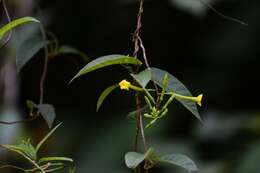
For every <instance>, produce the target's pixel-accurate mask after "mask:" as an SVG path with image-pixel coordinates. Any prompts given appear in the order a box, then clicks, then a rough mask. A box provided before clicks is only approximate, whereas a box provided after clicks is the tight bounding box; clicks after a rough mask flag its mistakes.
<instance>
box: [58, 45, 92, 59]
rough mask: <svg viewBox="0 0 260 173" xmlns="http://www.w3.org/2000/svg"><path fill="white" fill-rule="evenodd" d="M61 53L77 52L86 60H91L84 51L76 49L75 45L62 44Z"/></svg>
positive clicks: (76, 53)
mask: <svg viewBox="0 0 260 173" xmlns="http://www.w3.org/2000/svg"><path fill="white" fill-rule="evenodd" d="M58 53H59V54H75V55H79V56H80V57H81V58H82V59H83V60H84V61H85V62H88V61H89V57H88V56H87V55H86V54H85V53H84V52H82V51H80V50H78V49H75V48H74V47H71V46H67V45H62V46H60V48H59V52H58Z"/></svg>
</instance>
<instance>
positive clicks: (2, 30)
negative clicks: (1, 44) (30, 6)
mask: <svg viewBox="0 0 260 173" xmlns="http://www.w3.org/2000/svg"><path fill="white" fill-rule="evenodd" d="M28 22H37V23H40V21H38V20H37V19H35V18H33V17H23V18H19V19H15V20H13V21H12V22H10V23H8V24H6V25H4V26H3V27H1V28H0V40H1V39H2V38H3V37H4V35H5V34H6V33H7V32H9V31H10V30H12V29H13V28H15V27H17V26H19V25H22V24H24V23H28Z"/></svg>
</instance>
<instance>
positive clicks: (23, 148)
mask: <svg viewBox="0 0 260 173" xmlns="http://www.w3.org/2000/svg"><path fill="white" fill-rule="evenodd" d="M1 147H3V148H6V149H8V150H10V151H13V152H16V153H18V154H20V152H21V153H23V154H24V155H26V156H28V157H29V158H31V159H32V160H36V153H37V152H36V149H35V148H34V147H33V146H32V144H31V143H30V140H29V139H28V140H27V141H22V143H20V144H19V145H1Z"/></svg>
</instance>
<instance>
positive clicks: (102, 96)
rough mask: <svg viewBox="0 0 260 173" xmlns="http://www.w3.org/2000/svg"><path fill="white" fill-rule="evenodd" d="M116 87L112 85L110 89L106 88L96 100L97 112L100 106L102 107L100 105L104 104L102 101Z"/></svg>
mask: <svg viewBox="0 0 260 173" xmlns="http://www.w3.org/2000/svg"><path fill="white" fill-rule="evenodd" d="M117 87H118V85H112V86H110V87H108V88H107V89H105V90H104V91H103V92H102V93H101V95H100V96H99V98H98V101H97V109H96V110H97V111H98V110H99V108H100V106H101V105H102V103H103V102H104V100H105V99H106V98H107V96H108V95H109V94H110V93H111V92H112V91H113V90H114V89H116V88H117Z"/></svg>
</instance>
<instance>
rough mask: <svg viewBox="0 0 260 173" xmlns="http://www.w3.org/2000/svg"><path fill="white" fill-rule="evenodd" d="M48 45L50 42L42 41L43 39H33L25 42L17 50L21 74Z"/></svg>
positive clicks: (17, 63)
mask: <svg viewBox="0 0 260 173" xmlns="http://www.w3.org/2000/svg"><path fill="white" fill-rule="evenodd" d="M47 44H48V41H47V40H44V39H42V38H41V37H32V38H29V39H27V40H25V41H24V42H23V43H22V44H21V46H20V47H19V48H18V50H17V55H16V66H17V70H18V72H20V71H21V69H22V68H23V66H24V65H25V64H26V63H27V62H29V61H30V60H31V59H32V58H33V56H34V55H35V54H36V53H37V52H38V51H39V50H41V49H42V48H43V47H44V46H46V45H47Z"/></svg>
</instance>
